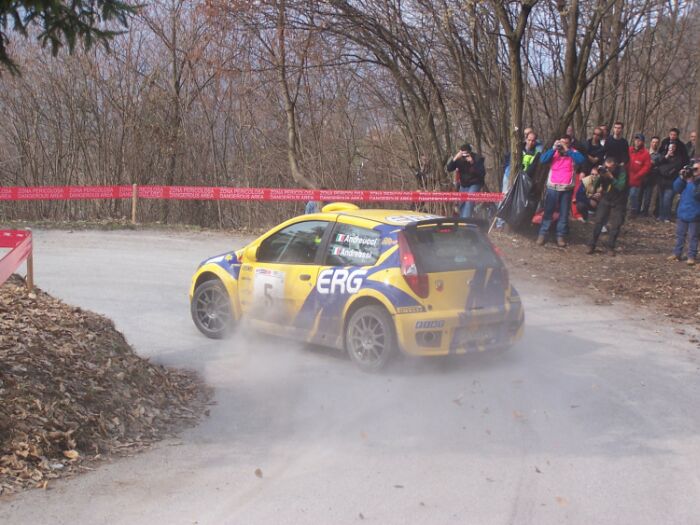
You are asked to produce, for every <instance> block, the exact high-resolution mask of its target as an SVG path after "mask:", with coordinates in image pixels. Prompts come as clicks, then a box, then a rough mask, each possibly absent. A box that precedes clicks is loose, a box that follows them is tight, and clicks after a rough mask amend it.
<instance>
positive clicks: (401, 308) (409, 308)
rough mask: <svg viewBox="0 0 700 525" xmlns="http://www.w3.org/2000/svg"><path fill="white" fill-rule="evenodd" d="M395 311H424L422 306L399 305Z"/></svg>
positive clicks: (405, 312)
mask: <svg viewBox="0 0 700 525" xmlns="http://www.w3.org/2000/svg"><path fill="white" fill-rule="evenodd" d="M396 311H397V312H398V313H400V314H419V313H422V312H425V308H423V307H422V306H399V307H398V308H397V309H396Z"/></svg>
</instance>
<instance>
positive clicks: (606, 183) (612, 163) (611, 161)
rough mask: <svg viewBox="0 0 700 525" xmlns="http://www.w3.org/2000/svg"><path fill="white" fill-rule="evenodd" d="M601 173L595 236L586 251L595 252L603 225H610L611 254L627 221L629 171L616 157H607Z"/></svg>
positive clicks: (613, 253)
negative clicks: (600, 195)
mask: <svg viewBox="0 0 700 525" xmlns="http://www.w3.org/2000/svg"><path fill="white" fill-rule="evenodd" d="M598 174H599V175H600V182H599V184H600V191H601V194H602V197H601V199H600V202H599V203H598V209H597V210H596V212H595V226H594V227H593V236H592V237H591V242H590V243H589V244H588V251H587V252H586V253H588V254H593V253H595V247H596V244H597V243H598V237H600V233H601V231H602V230H603V226H605V225H606V224H607V225H608V229H609V236H608V245H607V248H608V249H609V250H610V255H612V256H614V255H615V244H616V243H617V237H618V235H620V228H621V227H622V225H623V224H624V223H625V212H626V211H627V193H628V191H627V172H626V171H625V169H624V167H623V166H621V165H619V164H618V163H617V159H616V158H614V157H608V158H607V159H605V164H604V165H603V166H599V167H598Z"/></svg>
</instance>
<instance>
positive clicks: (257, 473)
mask: <svg viewBox="0 0 700 525" xmlns="http://www.w3.org/2000/svg"><path fill="white" fill-rule="evenodd" d="M255 476H256V477H258V478H262V477H263V471H262V470H261V469H259V468H256V469H255Z"/></svg>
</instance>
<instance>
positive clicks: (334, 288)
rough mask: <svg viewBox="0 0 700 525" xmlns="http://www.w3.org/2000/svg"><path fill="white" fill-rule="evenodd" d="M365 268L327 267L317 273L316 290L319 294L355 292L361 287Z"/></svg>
mask: <svg viewBox="0 0 700 525" xmlns="http://www.w3.org/2000/svg"><path fill="white" fill-rule="evenodd" d="M365 275H367V270H353V271H350V270H346V269H345V268H328V269H326V270H322V271H321V273H319V274H318V281H316V290H317V291H318V293H320V294H324V295H325V294H334V293H341V294H344V293H349V294H350V293H356V292H357V291H358V290H359V289H360V288H361V287H362V282H363V281H364V277H365Z"/></svg>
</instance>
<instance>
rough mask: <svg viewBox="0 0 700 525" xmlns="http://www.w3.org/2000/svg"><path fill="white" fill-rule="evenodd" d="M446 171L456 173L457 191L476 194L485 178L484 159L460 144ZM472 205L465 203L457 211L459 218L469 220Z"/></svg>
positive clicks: (470, 148) (469, 147) (468, 147)
mask: <svg viewBox="0 0 700 525" xmlns="http://www.w3.org/2000/svg"><path fill="white" fill-rule="evenodd" d="M446 169H447V171H448V172H450V171H455V170H457V171H456V173H455V186H456V188H457V190H458V191H461V192H466V193H476V192H479V191H481V188H482V187H483V186H484V179H485V178H486V167H485V166H484V157H482V156H481V155H477V154H476V153H474V152H473V151H472V147H471V145H470V144H462V145H461V146H460V147H459V151H458V152H457V153H456V154H455V156H454V157H453V158H452V159H450V161H449V162H448V163H447V167H446ZM473 209H474V203H473V202H469V201H465V202H463V203H462V206H461V207H460V210H459V216H460V217H463V218H466V219H468V218H470V217H471V216H472V210H473Z"/></svg>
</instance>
